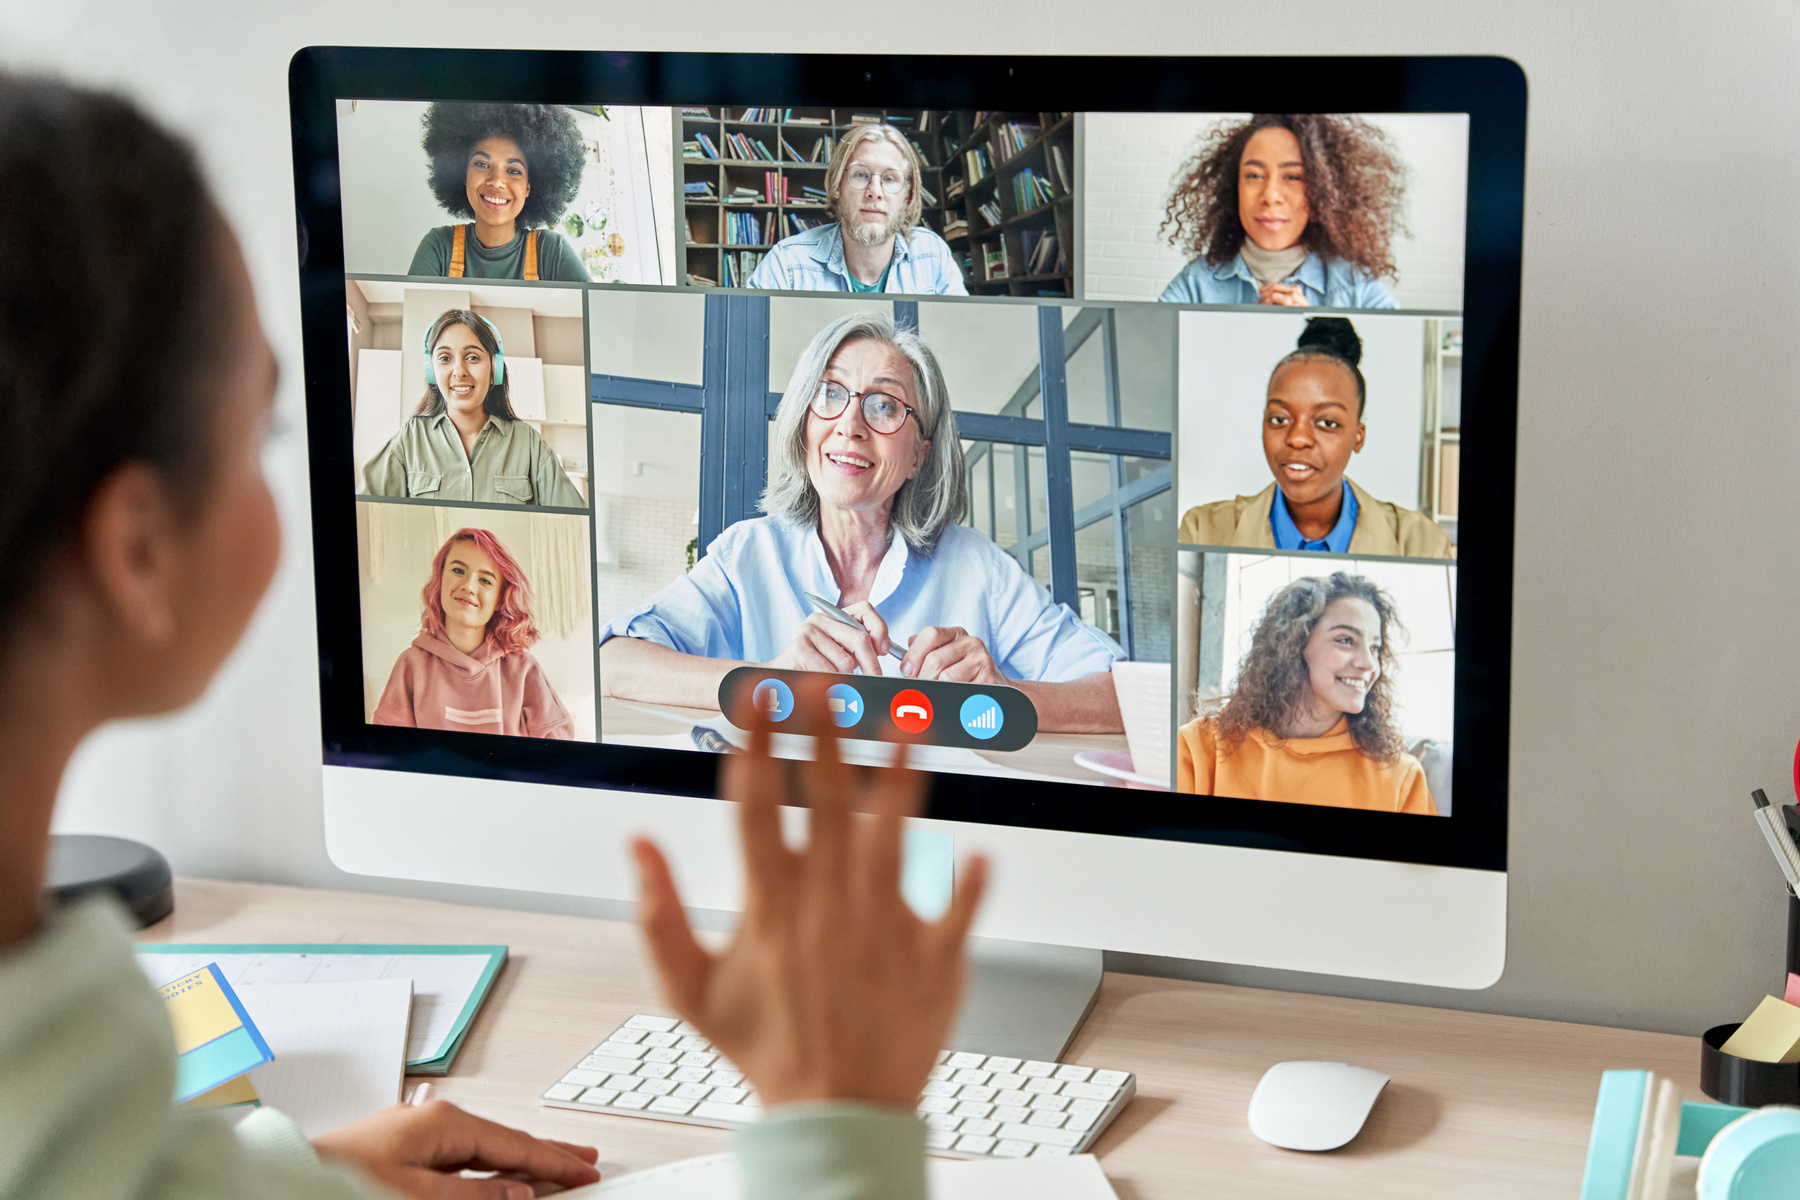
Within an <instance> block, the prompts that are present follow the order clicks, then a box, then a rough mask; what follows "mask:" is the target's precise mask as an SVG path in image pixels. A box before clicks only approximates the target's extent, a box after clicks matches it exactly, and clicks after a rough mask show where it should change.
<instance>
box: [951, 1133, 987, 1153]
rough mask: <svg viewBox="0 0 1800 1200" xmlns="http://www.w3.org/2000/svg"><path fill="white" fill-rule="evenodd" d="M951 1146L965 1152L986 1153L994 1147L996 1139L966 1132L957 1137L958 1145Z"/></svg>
mask: <svg viewBox="0 0 1800 1200" xmlns="http://www.w3.org/2000/svg"><path fill="white" fill-rule="evenodd" d="M951 1148H952V1149H954V1150H961V1151H962V1152H963V1153H965V1154H986V1153H987V1152H988V1151H990V1150H992V1149H993V1148H994V1139H993V1138H991V1137H986V1136H982V1135H976V1134H968V1133H965V1134H963V1136H962V1137H960V1138H958V1139H957V1141H956V1145H955V1146H953V1147H951Z"/></svg>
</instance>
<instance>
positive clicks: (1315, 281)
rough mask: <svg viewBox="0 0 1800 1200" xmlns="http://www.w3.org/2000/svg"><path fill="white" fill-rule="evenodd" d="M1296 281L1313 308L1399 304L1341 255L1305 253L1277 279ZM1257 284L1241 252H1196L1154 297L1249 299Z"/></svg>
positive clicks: (1211, 300)
mask: <svg viewBox="0 0 1800 1200" xmlns="http://www.w3.org/2000/svg"><path fill="white" fill-rule="evenodd" d="M1282 282H1283V283H1298V284H1299V285H1300V286H1301V288H1302V289H1303V290H1304V291H1305V292H1306V302H1307V304H1309V305H1311V306H1313V307H1315V308H1399V307H1400V302H1399V301H1398V300H1395V299H1394V293H1392V292H1390V291H1388V290H1387V288H1386V287H1385V286H1383V285H1382V283H1381V281H1380V280H1379V279H1376V278H1375V277H1373V276H1372V275H1370V274H1369V273H1368V272H1367V271H1364V270H1363V269H1362V268H1361V267H1353V266H1351V265H1350V264H1349V263H1347V262H1344V261H1343V260H1342V259H1337V258H1331V259H1327V258H1320V257H1319V256H1318V255H1317V254H1309V255H1307V256H1306V261H1305V262H1303V263H1301V264H1300V269H1299V270H1298V271H1295V272H1294V273H1293V274H1292V275H1290V276H1288V277H1287V278H1286V279H1284V280H1282ZM1260 294H1261V289H1260V287H1259V286H1258V285H1257V282H1256V278H1255V277H1254V276H1253V275H1251V274H1250V268H1249V267H1246V266H1245V265H1244V256H1243V255H1241V254H1234V255H1232V256H1231V257H1230V258H1229V259H1227V260H1226V261H1224V262H1222V263H1220V264H1219V265H1218V266H1216V267H1213V266H1208V265H1207V263H1206V260H1205V259H1203V258H1196V259H1195V260H1194V261H1193V262H1191V263H1189V264H1188V265H1187V266H1185V267H1183V268H1181V271H1180V273H1179V274H1177V275H1176V276H1175V278H1173V279H1171V280H1170V281H1169V286H1168V287H1166V288H1164V289H1163V294H1162V296H1161V297H1160V298H1161V299H1163V300H1166V301H1169V302H1171V303H1174V304H1255V303H1256V302H1257V297H1258V296H1259V295H1260Z"/></svg>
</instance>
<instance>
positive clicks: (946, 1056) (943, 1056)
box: [937, 1050, 950, 1066]
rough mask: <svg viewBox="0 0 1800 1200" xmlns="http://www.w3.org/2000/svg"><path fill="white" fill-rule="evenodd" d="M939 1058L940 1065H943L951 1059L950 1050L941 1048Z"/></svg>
mask: <svg viewBox="0 0 1800 1200" xmlns="http://www.w3.org/2000/svg"><path fill="white" fill-rule="evenodd" d="M937 1060H938V1065H939V1066H943V1065H944V1064H945V1063H946V1062H949V1061H950V1052H949V1051H948V1050H939V1051H938V1056H937Z"/></svg>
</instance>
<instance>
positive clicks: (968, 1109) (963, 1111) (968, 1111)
mask: <svg viewBox="0 0 1800 1200" xmlns="http://www.w3.org/2000/svg"><path fill="white" fill-rule="evenodd" d="M993 1111H994V1106H993V1105H991V1104H974V1103H970V1102H967V1101H965V1102H964V1103H962V1104H958V1105H957V1106H956V1109H955V1112H956V1115H957V1116H959V1117H986V1116H991V1115H992V1114H993Z"/></svg>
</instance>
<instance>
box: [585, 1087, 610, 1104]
mask: <svg viewBox="0 0 1800 1200" xmlns="http://www.w3.org/2000/svg"><path fill="white" fill-rule="evenodd" d="M618 1098H619V1093H617V1092H615V1091H613V1090H612V1089H611V1088H589V1089H588V1090H587V1091H585V1092H583V1093H581V1102H582V1103H583V1104H611V1103H612V1102H613V1101H614V1100H617V1099H618Z"/></svg>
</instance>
